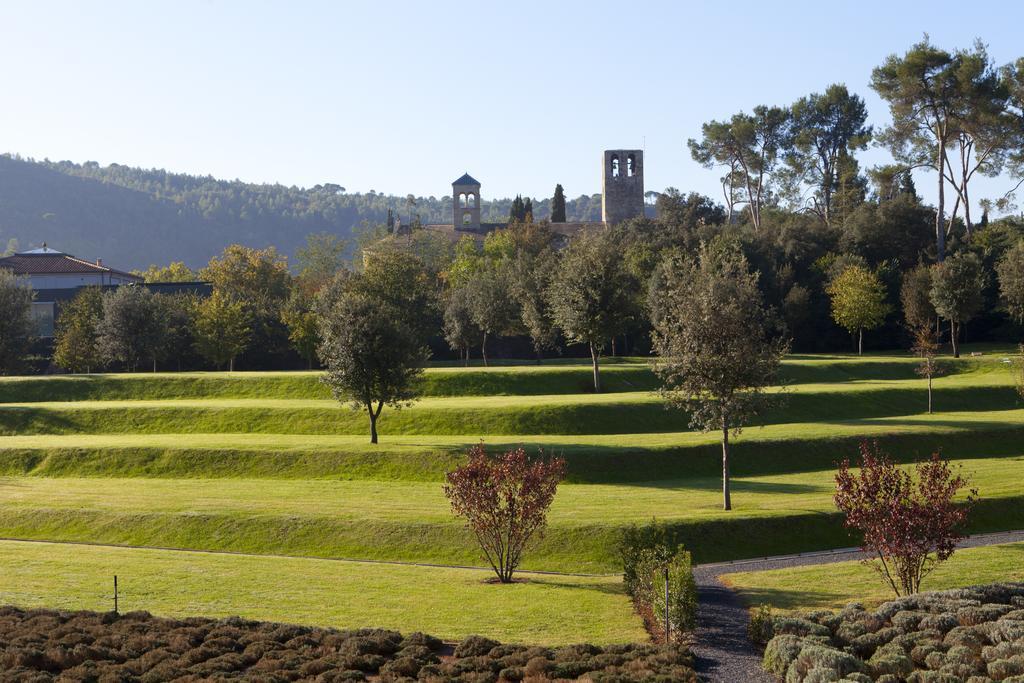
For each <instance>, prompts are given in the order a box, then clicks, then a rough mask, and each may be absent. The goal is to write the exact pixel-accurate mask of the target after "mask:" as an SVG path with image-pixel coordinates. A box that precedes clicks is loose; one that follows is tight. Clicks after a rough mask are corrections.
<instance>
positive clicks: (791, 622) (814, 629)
mask: <svg viewBox="0 0 1024 683" xmlns="http://www.w3.org/2000/svg"><path fill="white" fill-rule="evenodd" d="M773 628H774V630H775V633H788V634H790V635H794V636H831V635H832V632H831V631H829V630H828V629H827V628H825V627H824V626H822V625H821V624H815V623H814V622H813V621H811V620H809V619H802V618H800V617H777V618H776V619H775V621H774V622H773Z"/></svg>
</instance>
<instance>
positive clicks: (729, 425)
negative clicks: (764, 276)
mask: <svg viewBox="0 0 1024 683" xmlns="http://www.w3.org/2000/svg"><path fill="white" fill-rule="evenodd" d="M757 279H758V275H757V274H756V273H751V272H750V270H749V267H748V264H747V260H746V259H745V258H744V257H743V255H742V254H740V253H739V252H738V251H735V250H732V249H729V248H726V249H723V250H720V251H718V252H716V251H715V250H713V249H711V248H710V247H708V246H707V245H702V246H701V249H700V253H699V255H698V257H697V258H686V257H679V256H672V257H669V258H668V259H666V261H665V262H664V263H662V264H661V266H660V267H659V269H658V271H657V272H656V273H655V276H654V278H653V280H652V284H651V294H650V297H649V301H650V308H651V322H652V324H653V327H654V330H653V332H652V340H653V342H654V350H655V352H656V353H657V354H658V359H657V360H656V361H655V363H654V370H655V372H656V373H657V374H658V375H659V376H660V377H661V381H662V393H663V395H664V396H665V397H666V398H667V399H668V401H669V402H670V403H671V404H674V405H676V406H678V407H681V408H684V409H686V410H689V412H690V424H691V425H692V426H693V427H695V428H698V429H702V430H704V431H712V430H715V431H718V432H719V433H720V434H721V435H722V507H723V508H724V509H726V510H731V509H732V497H731V494H730V489H729V456H730V449H729V434H730V432H731V433H736V432H738V431H739V430H740V429H741V428H742V427H743V425H745V424H747V422H748V421H749V420H750V419H751V418H753V417H755V416H756V415H758V414H759V413H760V412H761V411H762V410H764V409H765V408H766V407H767V406H768V405H769V404H770V403H771V400H770V398H771V397H769V396H768V395H766V394H765V393H764V388H765V387H767V386H768V385H770V384H773V383H774V382H775V377H776V373H777V372H778V368H779V363H780V362H781V361H782V357H783V356H784V355H785V354H786V352H787V351H788V349H789V344H788V341H787V340H786V339H785V338H783V336H782V335H781V334H780V333H779V332H780V330H779V323H778V320H777V318H776V316H775V315H774V313H773V311H771V310H769V309H768V308H767V307H766V306H765V305H764V303H763V300H762V297H761V292H760V290H759V289H758V287H757Z"/></svg>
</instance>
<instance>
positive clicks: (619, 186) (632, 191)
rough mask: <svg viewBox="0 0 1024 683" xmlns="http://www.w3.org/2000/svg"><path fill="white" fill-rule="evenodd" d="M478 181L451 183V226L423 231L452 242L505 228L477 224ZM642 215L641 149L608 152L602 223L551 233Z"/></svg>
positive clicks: (567, 233) (578, 226)
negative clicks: (443, 235) (440, 234)
mask: <svg viewBox="0 0 1024 683" xmlns="http://www.w3.org/2000/svg"><path fill="white" fill-rule="evenodd" d="M480 202H481V200H480V181H478V180H476V179H475V178H474V177H473V176H471V175H469V173H464V174H463V175H462V177H460V178H459V179H458V180H456V181H455V182H453V183H452V222H451V223H450V224H432V225H425V226H424V227H425V228H427V229H430V230H437V231H441V232H446V233H448V234H450V235H451V236H452V238H453V239H458V238H459V237H461V236H462V235H465V234H469V235H474V236H478V237H482V236H483V235H485V234H487V233H488V232H491V231H492V230H496V229H498V228H503V227H505V224H504V223H481V222H480ZM643 215H644V152H643V150H641V149H609V150H605V152H604V154H603V155H602V158H601V219H602V220H601V221H600V222H589V223H579V222H577V223H552V224H551V229H552V230H553V231H554V232H556V233H558V234H560V235H562V236H563V237H566V238H571V237H573V236H574V235H576V234H578V233H579V232H580V231H583V230H588V229H593V228H601V227H605V226H608V225H615V224H616V223H621V222H623V221H627V220H630V219H631V218H640V217H642V216H643Z"/></svg>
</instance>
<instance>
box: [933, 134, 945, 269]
mask: <svg viewBox="0 0 1024 683" xmlns="http://www.w3.org/2000/svg"><path fill="white" fill-rule="evenodd" d="M938 144H939V153H938V156H939V159H938V161H939V201H938V206H936V207H935V254H936V258H935V260H936V261H938V262H939V263H942V262H943V261H944V260H946V219H945V218H944V216H943V214H944V213H945V209H946V177H945V175H944V173H945V161H946V141H945V140H944V139H940V140H939V143H938Z"/></svg>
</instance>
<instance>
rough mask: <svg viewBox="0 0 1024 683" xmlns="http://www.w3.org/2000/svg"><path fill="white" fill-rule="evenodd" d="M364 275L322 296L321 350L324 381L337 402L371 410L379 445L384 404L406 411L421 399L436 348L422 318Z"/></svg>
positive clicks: (340, 282)
mask: <svg viewBox="0 0 1024 683" xmlns="http://www.w3.org/2000/svg"><path fill="white" fill-rule="evenodd" d="M363 277H366V276H363V275H357V274H352V275H349V274H347V273H346V274H344V275H343V276H341V277H339V279H338V280H336V281H335V283H333V284H331V285H329V286H328V287H327V288H325V289H324V290H323V291H322V292H321V294H320V296H319V297H318V312H319V314H320V328H319V335H320V346H319V354H320V361H321V362H322V363H323V364H324V366H325V367H326V368H327V373H326V374H325V375H324V377H323V379H322V381H323V382H324V383H325V384H327V386H329V387H330V389H331V393H332V394H333V395H334V397H335V398H336V399H337V400H339V401H341V402H347V403H349V404H350V405H351V406H352V408H353V410H365V411H366V414H367V417H368V418H369V420H370V443H377V418H379V417H380V414H381V411H383V410H384V406H391V407H392V408H395V409H400V408H402V407H404V406H406V405H408V404H409V403H411V402H412V401H413V400H414V399H415V398H416V382H417V380H418V379H419V378H420V376H421V375H422V374H423V367H424V366H425V365H426V362H427V359H428V358H429V357H430V350H429V349H428V348H427V343H426V342H427V340H426V337H425V335H424V333H423V331H422V329H421V327H420V326H419V325H418V324H417V322H418V321H417V320H415V319H412V320H410V316H409V315H408V313H407V311H405V309H403V308H401V307H399V306H398V305H395V304H393V303H390V302H389V301H388V300H387V299H385V298H383V295H382V294H377V295H374V294H372V293H371V292H372V291H373V288H368V287H366V285H365V283H363V282H361V281H360V280H361V278H363ZM364 290H369V291H364Z"/></svg>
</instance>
